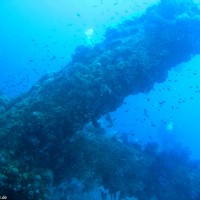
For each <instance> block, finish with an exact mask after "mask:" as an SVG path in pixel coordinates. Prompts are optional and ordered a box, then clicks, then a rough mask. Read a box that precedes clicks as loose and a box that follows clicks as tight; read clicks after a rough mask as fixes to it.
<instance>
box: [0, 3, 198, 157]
mask: <svg viewBox="0 0 200 200" xmlns="http://www.w3.org/2000/svg"><path fill="white" fill-rule="evenodd" d="M157 2H158V1H156V0H154V1H153V0H151V1H147V0H146V1H145V0H144V1H139V0H137V1H133V0H123V1H117V0H108V1H105V0H82V1H80V0H68V1H67V0H57V1H56V0H35V1H32V0H1V1H0V20H1V24H0V45H1V47H0V74H1V76H0V91H1V92H2V93H4V94H5V95H6V96H8V98H15V97H17V96H19V95H21V94H23V93H24V92H26V91H28V90H29V89H30V88H31V86H32V85H34V84H35V83H36V82H37V80H38V79H39V78H40V77H42V76H43V75H44V74H46V73H51V72H55V71H58V70H60V69H62V68H63V67H64V66H65V65H66V64H67V62H69V61H70V58H71V55H72V53H73V52H74V50H75V48H76V47H77V46H78V45H80V44H86V45H91V43H92V44H94V43H98V42H100V41H102V40H103V35H104V33H105V31H106V29H107V28H108V27H110V26H117V24H119V23H121V22H122V21H123V20H125V19H129V18H131V17H132V16H139V15H141V14H142V13H143V12H145V9H146V8H148V7H149V6H151V5H152V4H155V3H157ZM88 30H92V31H93V34H92V36H88V35H87V33H86V31H88ZM199 65H200V55H197V56H195V57H193V58H192V59H191V60H190V61H189V62H187V63H181V64H180V65H179V66H176V67H175V68H174V69H173V70H171V71H169V74H168V78H167V80H166V81H165V82H163V83H159V84H155V85H154V88H153V89H152V90H151V91H150V92H149V93H146V94H143V93H141V94H137V95H134V96H129V97H127V98H126V99H125V101H124V104H123V105H122V106H121V107H119V108H118V109H117V110H116V111H115V112H112V113H110V114H109V115H110V117H111V118H112V119H113V126H112V127H109V124H108V122H107V121H106V120H104V119H100V122H101V124H102V126H104V127H105V128H106V129H107V131H108V132H109V133H110V134H119V133H120V134H127V133H128V136H127V137H128V140H130V142H131V141H134V142H138V143H144V144H145V143H147V142H151V141H157V142H158V143H159V145H160V148H163V149H173V150H174V149H176V148H179V146H181V147H187V148H188V149H189V151H191V154H192V156H193V157H195V158H200V146H199V141H200V135H199V133H200V126H199V119H200V103H199V100H200V82H199V80H200V66H199Z"/></svg>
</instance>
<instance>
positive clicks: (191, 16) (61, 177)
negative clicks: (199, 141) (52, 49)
mask: <svg viewBox="0 0 200 200" xmlns="http://www.w3.org/2000/svg"><path fill="white" fill-rule="evenodd" d="M199 35H200V11H199V8H198V6H197V5H196V4H195V3H192V2H190V1H175V3H174V2H173V1H164V0H163V1H162V2H161V3H160V4H158V5H155V6H153V7H151V8H149V9H147V11H146V13H144V14H143V15H141V16H139V17H137V18H132V19H129V20H126V21H124V22H123V23H121V24H120V25H119V26H118V27H112V28H110V29H108V30H107V32H106V33H105V39H104V40H103V41H102V42H100V43H97V44H92V45H85V46H84V45H81V46H78V47H77V48H76V50H75V52H74V53H73V55H72V56H71V61H70V62H69V63H68V64H67V65H66V67H65V68H63V69H62V70H60V71H58V72H55V73H52V74H47V75H45V76H43V77H42V78H41V79H40V80H39V81H38V82H37V83H36V84H35V85H34V86H33V87H32V88H31V89H30V90H29V91H28V92H26V93H24V94H22V95H20V96H19V97H17V98H15V99H11V100H9V99H8V98H7V97H5V96H4V95H3V94H2V95H1V97H0V114H1V115H0V140H1V141H3V142H1V146H0V195H4V196H6V197H7V198H8V199H22V200H25V199H30V200H39V199H41V200H42V199H44V200H46V199H60V200H61V199H72V200H73V199H74V200H75V199H89V198H91V199H102V200H106V199H128V198H132V199H138V200H154V199H157V200H165V199H166V200H175V199H176V200H177V199H180V200H198V199H200V188H199V184H200V163H199V162H198V161H196V160H191V159H190V156H189V154H188V152H187V151H186V150H185V149H183V148H178V147H177V149H176V151H175V150H170V151H165V150H164V149H162V150H161V149H160V148H159V147H158V145H157V143H155V142H150V143H147V144H145V145H141V144H139V143H138V142H131V143H129V142H127V140H126V138H125V137H124V136H123V135H121V134H114V135H112V136H109V133H108V132H107V131H106V130H105V129H104V128H103V127H102V126H101V124H100V123H99V121H98V120H99V118H100V117H101V116H103V115H105V116H107V120H108V121H110V123H111V124H112V122H111V119H110V118H109V115H108V113H109V112H112V111H114V110H116V109H117V108H118V107H119V106H120V105H121V104H122V103H123V101H124V98H125V97H127V96H128V95H130V94H137V93H146V92H148V91H150V90H151V89H152V88H153V86H154V84H155V83H157V82H163V81H164V80H165V79H166V78H167V73H168V71H169V70H170V69H172V68H173V67H175V66H176V65H178V64H179V63H181V62H186V61H188V60H189V59H190V58H191V57H192V56H194V55H196V54H199V53H200V39H199ZM89 194H91V195H89ZM92 195H93V197H91V196H92ZM95 195H96V196H95Z"/></svg>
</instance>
